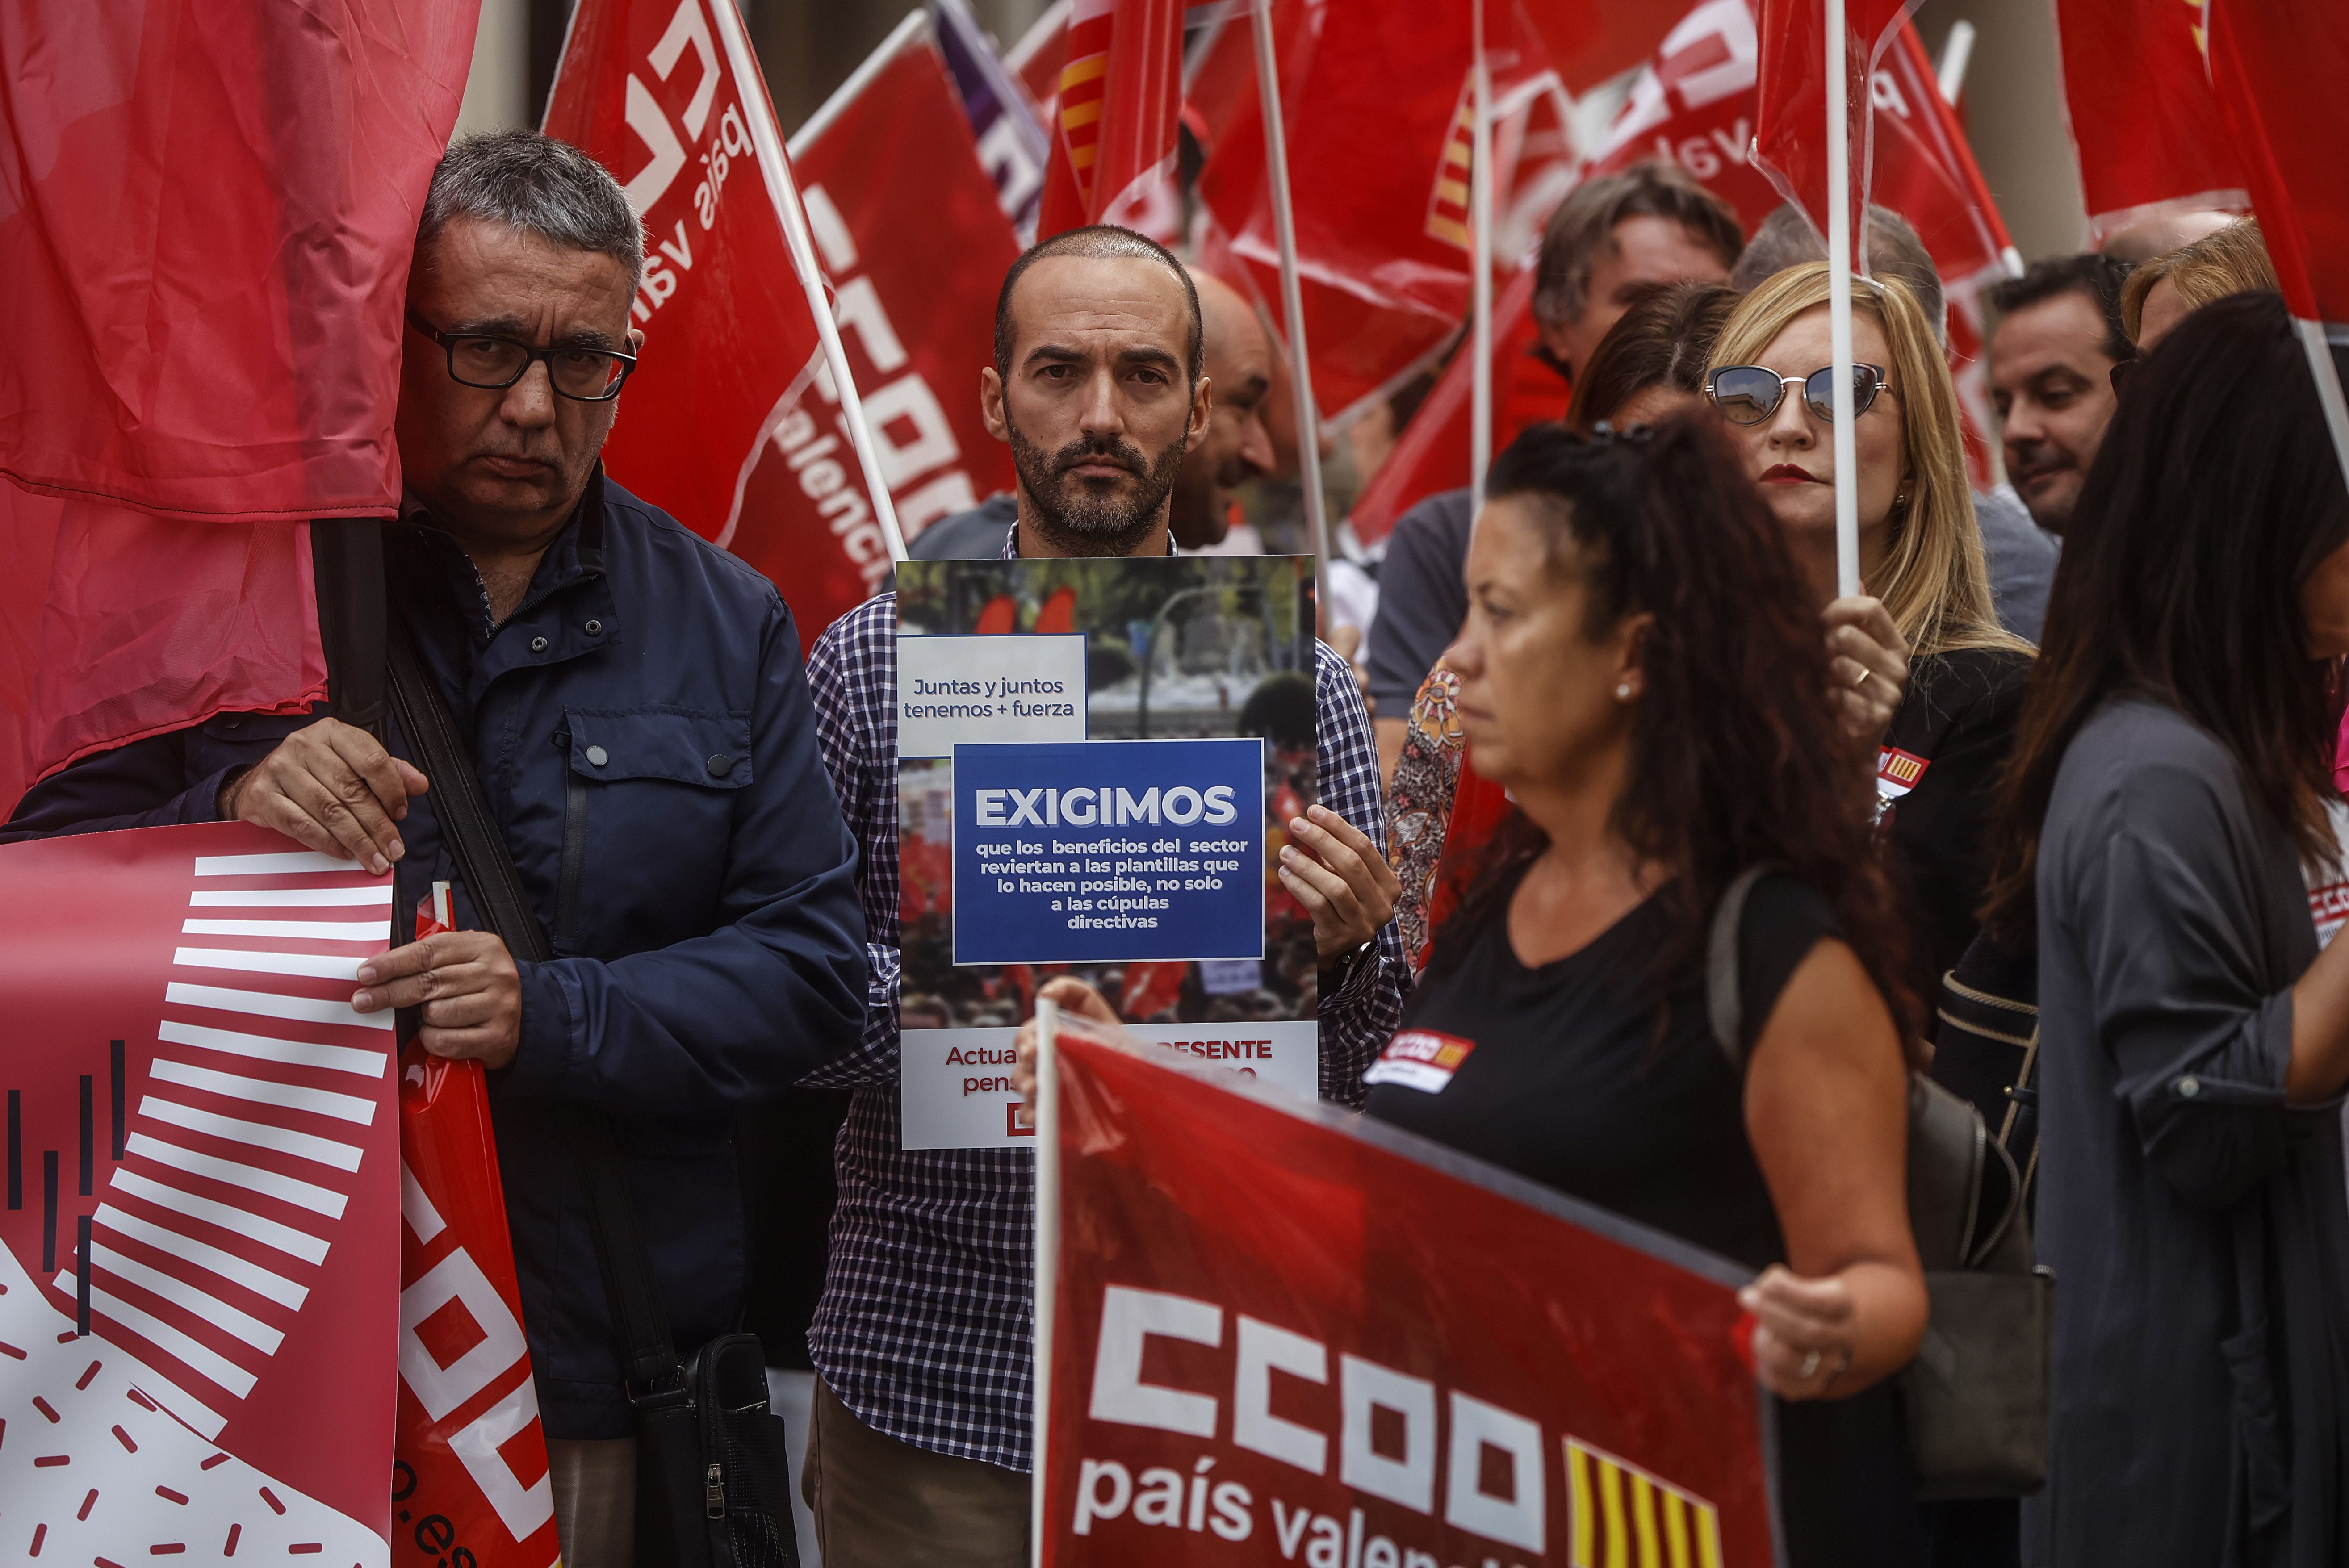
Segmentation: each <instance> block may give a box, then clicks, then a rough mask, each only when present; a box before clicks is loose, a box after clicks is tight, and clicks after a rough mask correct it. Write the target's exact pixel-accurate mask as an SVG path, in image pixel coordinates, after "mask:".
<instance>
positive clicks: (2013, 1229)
mask: <svg viewBox="0 0 2349 1568" xmlns="http://www.w3.org/2000/svg"><path fill="white" fill-rule="evenodd" d="M1772 869H1773V868H1771V867H1768V866H1754V867H1749V868H1748V869H1747V870H1746V871H1744V872H1742V873H1740V874H1739V876H1738V877H1737V880H1736V881H1734V882H1731V883H1730V884H1729V887H1728V890H1727V891H1726V892H1723V894H1722V895H1721V903H1720V906H1719V908H1717V909H1716V910H1715V911H1714V913H1713V931H1712V935H1711V941H1710V944H1709V947H1708V951H1707V964H1706V975H1705V993H1706V1005H1707V1009H1708V1011H1709V1013H1710V1015H1711V1018H1712V1023H1713V1038H1714V1039H1715V1040H1716V1041H1718V1042H1719V1043H1720V1046H1721V1048H1722V1050H1723V1052H1725V1053H1727V1055H1728V1057H1729V1063H1730V1066H1731V1067H1732V1068H1735V1069H1736V1070H1737V1072H1738V1075H1739V1077H1741V1078H1743V1077H1744V1067H1745V1053H1744V1031H1743V1023H1744V1003H1743V1001H1742V1000H1741V998H1740V997H1739V995H1738V976H1737V956H1738V936H1739V932H1740V930H1741V927H1742V925H1743V923H1744V913H1745V899H1746V895H1747V894H1748V893H1750V892H1753V891H1754V883H1755V882H1759V881H1760V880H1761V879H1762V878H1763V877H1764V875H1765V874H1767V873H1768V872H1770V871H1771V870H1772ZM1909 1229H1910V1231H1911V1232H1912V1233H1914V1234H1915V1236H1916V1240H1917V1253H1918V1256H1919V1257H1920V1259H1921V1260H1922V1262H1923V1263H1924V1265H1925V1288H1926V1291H1927V1292H1928V1294H1929V1295H1930V1296H1931V1299H1932V1307H1931V1312H1932V1315H1931V1318H1930V1321H1929V1322H1928V1324H1927V1326H1926V1329H1925V1340H1924V1343H1923V1344H1922V1345H1920V1346H1918V1349H1917V1359H1916V1360H1914V1361H1912V1362H1910V1363H1909V1367H1907V1369H1906V1370H1904V1371H1902V1372H1901V1373H1900V1374H1899V1390H1900V1399H1901V1407H1902V1412H1903V1414H1904V1416H1905V1417H1906V1418H1907V1425H1908V1429H1909V1463H1910V1466H1911V1468H1912V1469H1913V1470H1914V1471H1915V1473H1916V1481H1917V1496H1918V1498H1919V1499H1920V1501H1928V1502H1931V1501H1941V1500H1944V1499H1952V1498H1971V1497H2021V1496H2023V1495H2024V1494H2026V1493H2029V1492H2033V1491H2038V1490H2039V1488H2040V1487H2041V1486H2042V1485H2043V1484H2044V1482H2045V1480H2046V1479H2047V1416H2048V1404H2049V1400H2048V1385H2049V1361H2050V1357H2051V1354H2052V1351H2053V1348H2054V1326H2055V1276H2054V1274H2053V1273H2052V1272H2051V1271H2049V1270H2047V1269H2044V1268H2038V1267H2034V1266H2033V1261H2032V1252H2031V1232H2030V1227H2029V1224H2028V1222H2026V1221H2025V1220H2024V1218H2023V1182H2022V1181H2021V1179H2020V1178H2019V1177H2018V1176H2017V1175H2016V1173H2015V1169H2014V1161H2013V1160H2012V1159H2010V1158H2009V1157H2008V1155H2007V1152H2006V1150H2004V1149H2003V1148H2002V1147H2001V1145H2000V1144H1999V1143H1998V1142H1997V1141H1995V1140H1992V1138H1991V1136H1990V1133H1989V1130H1988V1129H1987V1128H1986V1127H1985V1126H1984V1125H1983V1122H1982V1112H1980V1111H1979V1110H1976V1109H1974V1108H1973V1107H1972V1106H1971V1104H1969V1103H1968V1102H1966V1101H1965V1100H1963V1099H1959V1098H1958V1097H1957V1096H1956V1095H1954V1094H1951V1092H1950V1091H1949V1090H1948V1089H1945V1088H1941V1087H1940V1085H1939V1084H1937V1083H1935V1082H1933V1081H1932V1080H1931V1079H1930V1078H1927V1077H1925V1075H1924V1074H1922V1073H1915V1072H1912V1073H1910V1074H1909Z"/></svg>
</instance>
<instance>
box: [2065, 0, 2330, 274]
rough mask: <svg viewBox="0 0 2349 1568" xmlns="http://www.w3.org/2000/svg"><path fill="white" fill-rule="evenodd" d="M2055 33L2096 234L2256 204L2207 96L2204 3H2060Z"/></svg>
mask: <svg viewBox="0 0 2349 1568" xmlns="http://www.w3.org/2000/svg"><path fill="white" fill-rule="evenodd" d="M2283 9H2284V11H2285V12H2286V13H2288V12H2289V11H2290V9H2291V8H2290V7H2288V6H2287V7H2284V8H2283ZM2317 9H2318V8H2317V7H2313V6H2312V7H2309V19H2310V20H2313V19H2314V17H2315V15H2316V13H2317ZM2055 26H2056V32H2057V34H2058V36H2060V38H2061V41H2062V44H2063V54H2064V113H2065V115H2066V117H2067V118H2068V119H2069V120H2070V122H2071V127H2072V142H2073V145H2074V146H2075V148H2076V149H2077V150H2078V151H2079V155H2080V187H2081V191H2082V194H2083V195H2084V196H2085V198H2086V199H2087V205H2088V221H2089V222H2090V223H2091V224H2092V225H2093V226H2094V227H2095V230H2096V231H2097V232H2099V233H2104V234H2110V233H2113V232H2116V231H2118V230H2121V229H2126V228H2127V227H2129V226H2130V225H2131V224H2132V223H2134V222H2138V221H2140V220H2142V219H2144V218H2147V217H2151V216H2153V215H2155V213H2156V212H2157V211H2159V210H2160V209H2163V208H2169V207H2224V208H2230V209H2240V208H2242V207H2247V206H2249V205H2250V204H2251V199H2250V197H2248V196H2247V195H2246V194H2245V193H2244V186H2245V180H2244V174H2243V168H2242V161H2243V160H2242V159H2241V158H2240V156H2239V155H2238V154H2237V151H2236V149H2235V144H2234V139H2233V137H2232V135H2231V134H2230V132H2229V130H2228V128H2227V119H2226V116H2225V115H2224V114H2223V113H2221V112H2220V108H2219V99H2218V96H2217V95H2216V94H2215V93H2213V92H2212V91H2211V89H2210V71H2209V65H2208V63H2207V62H2206V60H2205V58H2204V51H2203V45H2204V40H2205V36H2206V34H2205V29H2204V26H2203V8H2202V5H2200V4H2199V0H2055ZM2330 140H2331V138H2330V137H2329V136H2328V137H2326V138H2324V139H2323V143H2321V144H2329V142H2330Z"/></svg>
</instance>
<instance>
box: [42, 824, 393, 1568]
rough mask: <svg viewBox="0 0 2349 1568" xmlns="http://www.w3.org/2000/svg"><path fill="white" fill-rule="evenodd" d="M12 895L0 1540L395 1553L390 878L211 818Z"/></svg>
mask: <svg viewBox="0 0 2349 1568" xmlns="http://www.w3.org/2000/svg"><path fill="white" fill-rule="evenodd" d="M0 886H5V887H6V889H7V890H8V895H7V897H6V899H5V901H0V946H5V951H6V952H7V954H8V962H7V963H6V964H5V965H0V1061H5V1062H6V1064H7V1067H6V1069H5V1088H6V1094H7V1147H6V1150H5V1181H6V1189H7V1195H6V1207H5V1210H0V1238H5V1242H6V1245H5V1247H0V1409H5V1411H6V1426H5V1432H0V1499H5V1520H0V1532H5V1533H0V1555H5V1557H6V1558H7V1559H8V1560H9V1561H12V1562H16V1561H29V1560H33V1559H38V1560H39V1561H41V1562H45V1563H46V1562H52V1561H54V1562H59V1563H89V1562H92V1561H96V1562H99V1563H109V1562H111V1563H144V1562H149V1561H151V1560H153V1559H154V1558H156V1557H160V1556H180V1555H181V1554H184V1555H185V1557H186V1558H187V1559H188V1560H197V1559H201V1560H202V1561H206V1562H218V1561H222V1560H226V1559H234V1560H235V1561H237V1562H240V1563H241V1562H244V1561H246V1560H248V1559H260V1560H264V1561H272V1562H281V1563H282V1562H286V1561H288V1560H292V1561H296V1562H304V1561H315V1562H317V1563H325V1564H329V1565H331V1568H342V1565H343V1564H345V1563H356V1564H365V1565H367V1568H380V1565H382V1564H385V1563H388V1561H389V1553H390V1547H389V1542H388V1532H389V1531H390V1530H391V1528H392V1519H391V1505H390V1502H389V1500H388V1491H387V1488H386V1486H385V1484H384V1478H385V1477H386V1475H387V1474H388V1473H389V1472H390V1470H391V1466H392V1420H393V1408H394V1371H393V1367H394V1362H393V1356H392V1350H391V1347H392V1345H393V1343H394V1339H395V1336H397V1335H398V1331H399V1279H398V1267H399V1247H398V1241H397V1227H398V1223H399V1219H398V1214H399V1146H398V1138H399V1124H398V1118H397V1116H396V1115H395V1113H394V1104H393V1086H392V1074H391V1041H392V1032H391V1017H390V1016H389V1015H388V1014H382V1015H374V1016H361V1015H359V1014H357V1013H355V1012H353V1011H352V1010H351V1007H350V1005H349V1004H350V995H351V992H352V990H353V988H354V986H355V984H356V981H355V973H356V971H357V967H358V965H359V964H360V962H361V961H362V960H363V959H365V958H367V956H369V955H370V954H376V953H380V952H381V951H383V949H384V947H385V945H386V944H387V942H388V938H389V935H390V930H391V927H390V918H389V917H390V913H391V896H392V895H391V883H390V881H389V879H388V878H378V877H371V876H368V875H367V874H365V873H364V872H360V871H358V870H357V868H356V867H354V866H353V865H352V864H351V863H350V862H348V861H337V860H330V859H328V858H327V857H326V856H324V855H317V854H313V853H309V852H307V851H292V850H291V849H290V848H289V846H288V844H287V842H286V841H285V840H284V839H282V838H280V837H278V836H277V835H276V834H274V833H272V832H269V831H267V830H264V829H260V828H254V827H249V826H245V825H243V824H238V823H213V824H204V825H199V826H189V827H171V828H153V829H147V830H140V831H137V832H126V833H96V834H90V835H88V836H85V837H78V838H67V839H56V840H50V841H44V842H36V843H22V844H14V845H10V846H8V847H6V848H0ZM101 1500H102V1501H101Z"/></svg>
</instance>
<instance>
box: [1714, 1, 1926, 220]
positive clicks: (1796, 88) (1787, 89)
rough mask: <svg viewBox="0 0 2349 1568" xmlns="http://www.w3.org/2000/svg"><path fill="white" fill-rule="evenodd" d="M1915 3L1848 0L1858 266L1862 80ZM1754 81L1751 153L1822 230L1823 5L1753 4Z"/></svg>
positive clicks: (1863, 180)
mask: <svg viewBox="0 0 2349 1568" xmlns="http://www.w3.org/2000/svg"><path fill="white" fill-rule="evenodd" d="M1917 4H1918V0H1846V5H1845V9H1844V48H1843V51H1842V56H1841V57H1842V60H1843V62H1844V79H1845V90H1844V104H1845V107H1846V110H1847V115H1848V126H1849V133H1850V144H1849V145H1850V162H1849V167H1850V170H1851V213H1850V217H1851V236H1852V245H1853V247H1854V249H1853V256H1852V259H1853V263H1854V264H1855V265H1858V264H1859V262H1860V256H1861V251H1860V249H1859V247H1860V246H1861V244H1862V239H1861V234H1862V226H1861V225H1862V214H1861V211H1860V210H1861V208H1862V207H1863V206H1864V205H1865V204H1866V202H1867V201H1868V150H1869V148H1870V146H1871V145H1872V139H1871V137H1870V134H1869V127H1870V125H1871V124H1872V119H1871V116H1870V115H1869V112H1868V108H1869V102H1868V82H1869V79H1870V77H1872V76H1873V75H1874V73H1875V70H1876V66H1877V63H1878V60H1880V59H1881V58H1882V57H1883V56H1884V53H1885V51H1886V50H1888V49H1889V48H1890V47H1891V46H1892V43H1893V38H1894V32H1895V29H1896V28H1897V26H1899V23H1900V22H1901V21H1902V20H1903V19H1904V18H1906V17H1907V15H1909V12H1910V11H1911V10H1913V9H1915V7H1916V5H1917ZM1755 11H1756V17H1755V21H1756V25H1757V30H1758V31H1759V33H1760V36H1761V59H1760V83H1759V92H1758V95H1757V99H1756V108H1755V112H1754V159H1755V160H1756V161H1757V163H1758V164H1759V165H1760V167H1761V169H1762V171H1763V173H1764V174H1765V175H1767V176H1768V177H1769V180H1770V182H1771V184H1772V185H1774V186H1775V187H1776V188H1777V189H1778V191H1780V193H1782V194H1783V195H1784V196H1785V199H1786V200H1787V201H1792V202H1794V203H1795V205H1797V206H1799V207H1801V208H1802V209H1803V211H1806V212H1807V213H1809V214H1810V217H1811V222H1813V223H1815V224H1816V225H1817V226H1818V230H1819V232H1821V233H1822V234H1824V233H1826V232H1827V108H1826V105H1827V75H1826V41H1827V38H1826V7H1825V5H1824V4H1823V3H1822V0H1757V3H1756V5H1755Z"/></svg>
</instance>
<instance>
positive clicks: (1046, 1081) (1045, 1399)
mask: <svg viewBox="0 0 2349 1568" xmlns="http://www.w3.org/2000/svg"><path fill="white" fill-rule="evenodd" d="M1060 1264H1061V1008H1060V1005H1059V1004H1058V1003H1055V1002H1054V1001H1052V1000H1051V999H1050V997H1039V998H1038V999H1037V1002H1036V1305H1035V1317H1036V1350H1035V1357H1036V1360H1035V1371H1034V1374H1033V1386H1034V1388H1035V1408H1034V1411H1033V1412H1032V1417H1033V1419H1034V1421H1035V1436H1034V1438H1033V1439H1032V1441H1031V1442H1030V1448H1029V1460H1030V1467H1031V1473H1032V1475H1033V1477H1034V1480H1032V1481H1031V1482H1030V1491H1029V1503H1028V1506H1029V1522H1028V1539H1029V1542H1030V1547H1029V1553H1030V1557H1029V1561H1030V1563H1032V1564H1033V1568H1044V1540H1045V1534H1046V1531H1045V1526H1046V1524H1047V1522H1048V1521H1047V1520H1046V1518H1045V1514H1044V1510H1045V1497H1044V1487H1045V1472H1046V1470H1047V1468H1048V1467H1047V1466H1046V1464H1045V1459H1046V1457H1047V1456H1046V1449H1045V1442H1044V1439H1045V1436H1046V1434H1048V1433H1049V1432H1050V1431H1051V1429H1052V1298H1053V1295H1054V1294H1055V1290H1056V1288H1057V1285H1058V1281H1059V1276H1060Z"/></svg>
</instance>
